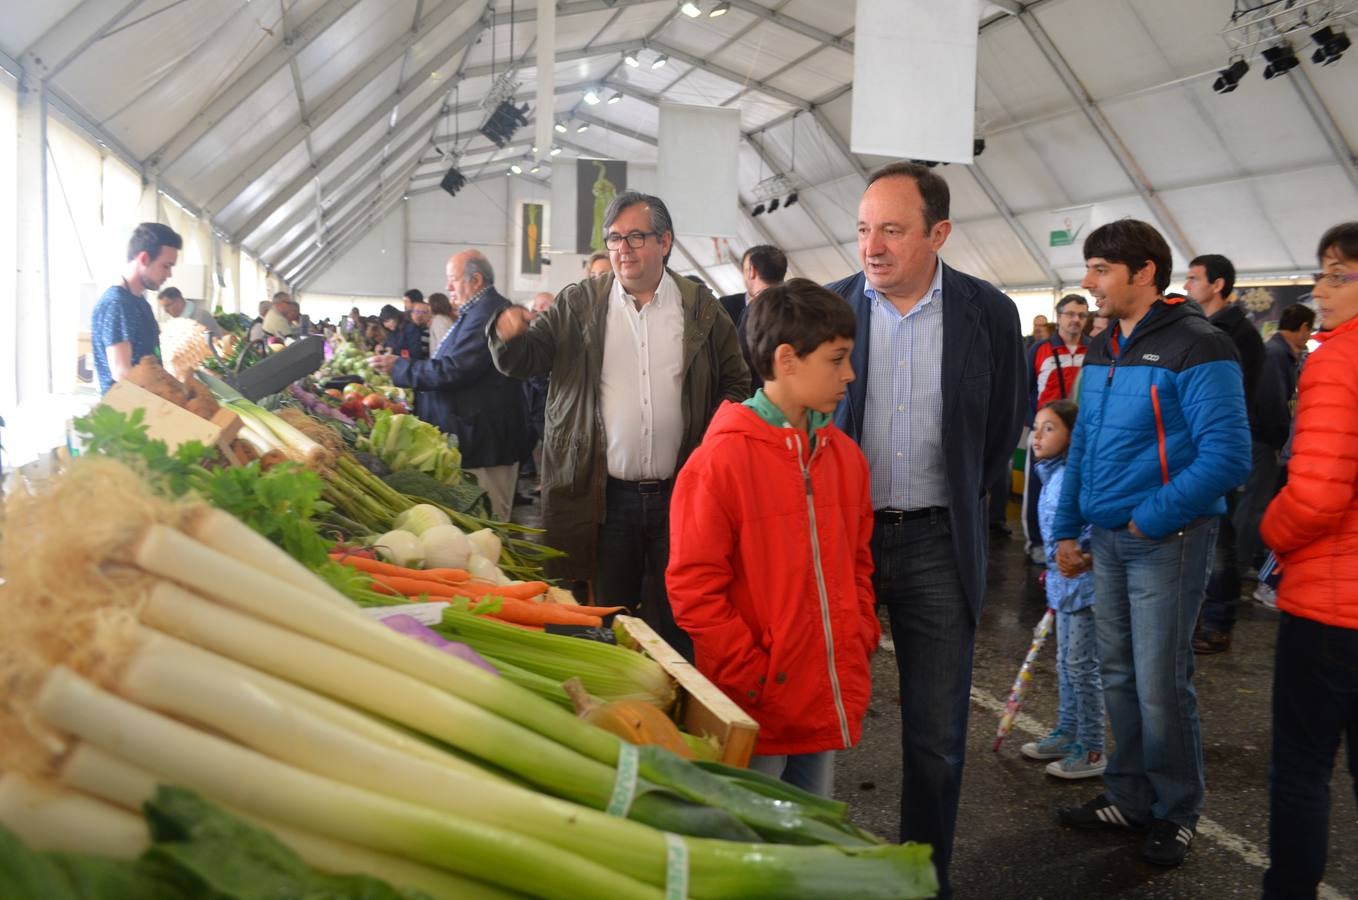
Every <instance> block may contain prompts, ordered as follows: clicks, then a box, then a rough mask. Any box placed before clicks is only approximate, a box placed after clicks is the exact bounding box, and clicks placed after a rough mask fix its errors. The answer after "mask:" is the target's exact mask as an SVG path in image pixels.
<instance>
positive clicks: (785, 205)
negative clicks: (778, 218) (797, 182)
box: [783, 191, 797, 209]
mask: <svg viewBox="0 0 1358 900" xmlns="http://www.w3.org/2000/svg"><path fill="white" fill-rule="evenodd" d="M796 202H797V192H796V191H793V192H792V193H790V194H788V195H787V199H786V200H784V201H783V209H787V208H788V207H789V206H791V205H792V204H794V203H796Z"/></svg>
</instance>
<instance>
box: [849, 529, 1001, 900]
mask: <svg viewBox="0 0 1358 900" xmlns="http://www.w3.org/2000/svg"><path fill="white" fill-rule="evenodd" d="M872 558H873V562H874V564H875V566H876V570H875V571H874V572H873V576H872V581H873V587H874V588H875V590H876V592H877V602H878V603H881V604H882V605H884V606H885V607H886V608H887V612H888V613H889V614H890V616H891V639H892V641H894V642H895V645H896V668H897V670H898V671H899V672H900V688H901V766H902V773H901V840H902V841H918V842H919V843H923V844H930V845H932V846H933V848H934V866H935V867H936V868H937V869H938V882H939V894H938V896H939V897H951V896H952V881H951V879H950V878H949V877H948V864H949V862H950V860H951V859H952V849H953V831H954V829H955V828H956V825H957V804H958V800H959V798H960V796H961V793H962V762H963V759H964V757H965V755H966V749H967V711H968V708H969V704H970V692H971V663H972V651H973V647H974V644H975V638H976V622H975V620H974V619H973V617H972V612H971V608H970V606H969V605H968V603H967V598H966V595H965V594H964V593H963V590H962V581H961V578H960V577H959V575H958V562H957V557H956V554H955V552H954V551H953V544H952V531H951V529H950V527H949V525H948V515H947V513H946V512H939V513H935V514H932V515H930V516H928V517H926V518H921V519H914V520H910V521H905V522H901V523H899V524H888V523H885V522H881V521H879V522H877V523H876V526H875V527H874V529H873V535H872Z"/></svg>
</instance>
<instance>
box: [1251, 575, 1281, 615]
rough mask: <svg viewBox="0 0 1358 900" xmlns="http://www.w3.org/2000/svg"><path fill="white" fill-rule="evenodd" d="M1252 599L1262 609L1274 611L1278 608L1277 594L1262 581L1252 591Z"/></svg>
mask: <svg viewBox="0 0 1358 900" xmlns="http://www.w3.org/2000/svg"><path fill="white" fill-rule="evenodd" d="M1254 599H1255V600H1256V601H1257V602H1258V604H1259V605H1260V606H1262V607H1263V608H1264V609H1274V610H1276V609H1277V608H1278V592H1277V591H1276V590H1274V589H1273V588H1271V587H1269V586H1268V585H1266V584H1264V583H1263V582H1262V581H1261V582H1259V586H1258V587H1257V588H1255V589H1254Z"/></svg>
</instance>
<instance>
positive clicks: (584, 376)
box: [486, 191, 750, 658]
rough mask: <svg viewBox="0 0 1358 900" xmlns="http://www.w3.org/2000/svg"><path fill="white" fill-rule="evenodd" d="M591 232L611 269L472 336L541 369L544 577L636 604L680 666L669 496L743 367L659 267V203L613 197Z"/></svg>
mask: <svg viewBox="0 0 1358 900" xmlns="http://www.w3.org/2000/svg"><path fill="white" fill-rule="evenodd" d="M603 230H604V245H605V246H606V247H607V248H608V255H609V261H610V262H611V263H612V269H613V270H612V272H608V273H604V274H602V275H599V276H596V277H594V278H586V279H585V280H583V281H581V282H579V283H578V284H573V285H570V286H569V287H567V288H566V289H565V290H563V291H562V292H561V293H560V294H559V295H558V296H557V299H556V302H555V303H554V304H553V305H552V307H551V308H550V309H548V310H546V311H544V312H542V313H540V314H538V315H537V316H536V317H534V318H532V319H531V322H530V317H529V315H528V311H527V310H524V309H520V308H517V307H511V308H509V309H506V310H505V311H504V312H502V313H500V315H499V316H498V317H497V318H496V319H494V320H493V321H492V322H491V323H490V324H489V326H488V328H487V330H486V334H487V336H488V338H489V340H490V350H491V355H492V356H493V358H494V360H495V365H496V366H498V367H499V369H500V371H502V372H504V373H505V374H507V375H513V376H515V377H517V378H527V377H530V376H532V375H538V374H543V373H546V372H551V373H552V379H551V384H550V386H549V387H548V393H547V420H546V427H545V433H544V436H543V449H542V462H543V465H542V524H543V527H544V528H545V529H546V532H547V533H546V535H545V536H544V541H545V543H547V544H548V545H549V546H552V547H556V548H557V549H559V550H564V551H565V552H566V554H567V555H566V557H565V558H564V559H557V560H552V561H551V562H549V563H548V573H549V574H550V575H552V576H554V577H558V578H566V579H574V580H588V581H590V582H591V583H592V586H593V596H594V600H595V602H597V603H600V604H606V605H623V606H627V607H629V608H630V609H632V610H634V611H635V610H637V609H638V608H639V610H640V613H641V616H642V618H644V619H645V620H646V621H647V622H649V623H650V624H651V626H652V627H653V628H655V629H656V631H657V632H659V633H660V635H661V637H663V638H665V640H667V641H669V642H670V644H671V645H673V646H674V647H675V649H677V650H679V651H680V652H681V653H683V654H684V655H685V656H688V657H689V658H692V645H691V643H690V642H689V640H688V637H687V635H685V634H684V633H683V632H682V631H681V630H680V629H679V628H678V626H677V625H675V623H674V617H673V615H672V614H671V612H670V607H669V600H668V598H667V596H666V593H665V566H666V564H667V563H668V562H669V498H670V489H671V488H672V487H673V485H674V476H675V474H676V473H677V472H678V470H679V467H680V466H682V465H683V464H684V461H685V460H686V459H687V458H688V456H689V454H690V453H691V452H692V451H693V449H694V448H695V447H697V446H698V443H699V442H700V441H701V440H702V437H703V432H704V431H706V430H707V424H708V422H709V421H710V420H711V418H712V414H713V413H714V412H716V409H717V406H718V405H719V404H720V403H721V402H722V400H732V401H736V402H739V401H742V400H744V399H745V398H746V397H748V396H749V393H750V373H749V370H748V369H747V368H746V366H745V360H744V359H743V358H742V356H741V354H740V346H739V344H738V343H737V341H736V329H735V326H734V325H733V324H732V323H731V320H730V318H729V317H728V316H727V315H726V314H725V313H724V312H723V311H722V308H721V305H720V304H719V303H718V302H717V299H716V297H714V296H713V295H712V292H711V291H709V290H708V289H707V288H705V287H703V286H701V285H698V284H695V283H694V282H692V281H689V280H688V279H687V278H682V277H679V276H677V275H676V274H675V273H674V272H673V271H671V270H670V269H668V268H667V267H666V263H667V262H668V261H669V257H670V250H671V248H672V247H673V245H674V226H673V224H672V222H671V220H670V214H669V210H668V209H667V208H666V207H665V204H664V202H663V201H662V200H661V199H660V198H659V197H652V196H649V195H647V194H641V193H636V192H633V191H628V192H626V193H623V194H619V195H618V196H617V197H616V198H614V200H613V202H612V203H611V204H609V207H608V209H607V210H606V212H605V214H604V220H603Z"/></svg>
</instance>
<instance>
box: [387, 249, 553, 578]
mask: <svg viewBox="0 0 1358 900" xmlns="http://www.w3.org/2000/svg"><path fill="white" fill-rule="evenodd" d="M446 272H447V276H448V296H449V299H450V300H451V301H452V304H453V306H454V307H455V308H456V309H457V310H458V316H457V321H455V322H454V323H453V327H452V330H451V332H450V333H449V334H448V336H447V337H446V338H444V340H443V341H442V342H441V343H440V345H439V347H438V348H437V350H436V351H435V353H434V355H433V357H431V358H430V359H419V360H416V359H400V358H398V357H396V356H394V355H391V354H384V355H381V356H374V357H373V358H372V359H371V360H370V362H371V363H372V366H373V368H375V369H377V370H378V371H379V372H388V373H390V374H391V380H392V381H393V382H395V384H396V385H397V386H398V387H412V388H414V389H415V391H416V395H415V409H416V411H417V413H418V415H419V417H420V418H421V419H423V420H424V421H426V422H429V423H430V424H432V425H436V426H438V427H439V428H440V429H441V430H442V431H444V432H445V433H447V434H452V435H456V436H457V443H458V449H459V450H460V451H461V453H462V467H463V469H464V470H465V471H468V472H471V473H472V474H473V475H475V476H476V480H477V483H478V484H480V485H481V487H482V489H484V490H485V491H486V493H487V494H489V495H490V505H491V513H492V515H493V516H494V517H495V518H496V519H498V520H500V521H502V522H508V521H509V514H510V512H511V511H512V510H513V503H514V487H515V484H516V482H517V480H518V473H519V461H520V460H521V459H523V458H524V457H526V456H527V455H528V454H529V452H530V451H531V450H532V448H533V438H532V435H531V433H530V430H529V425H528V405H527V401H526V399H525V397H524V389H523V384H522V383H521V382H520V381H518V379H515V378H510V377H509V376H507V375H503V374H501V373H500V371H499V370H498V369H496V368H495V365H494V364H493V363H492V362H491V358H490V348H489V347H488V346H487V344H486V324H487V323H488V322H490V321H492V320H493V319H495V317H496V316H498V315H499V314H500V313H501V312H502V311H504V310H505V309H506V308H507V307H509V306H510V302H509V300H507V299H506V298H505V297H503V296H501V295H500V293H499V292H498V291H496V290H495V271H494V270H493V269H492V268H491V265H490V261H489V260H487V259H486V257H485V256H484V255H483V254H481V253H480V252H478V251H476V250H464V251H462V252H461V253H455V254H453V255H452V256H450V257H449V258H448V265H447V269H446ZM492 562H495V560H492Z"/></svg>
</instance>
